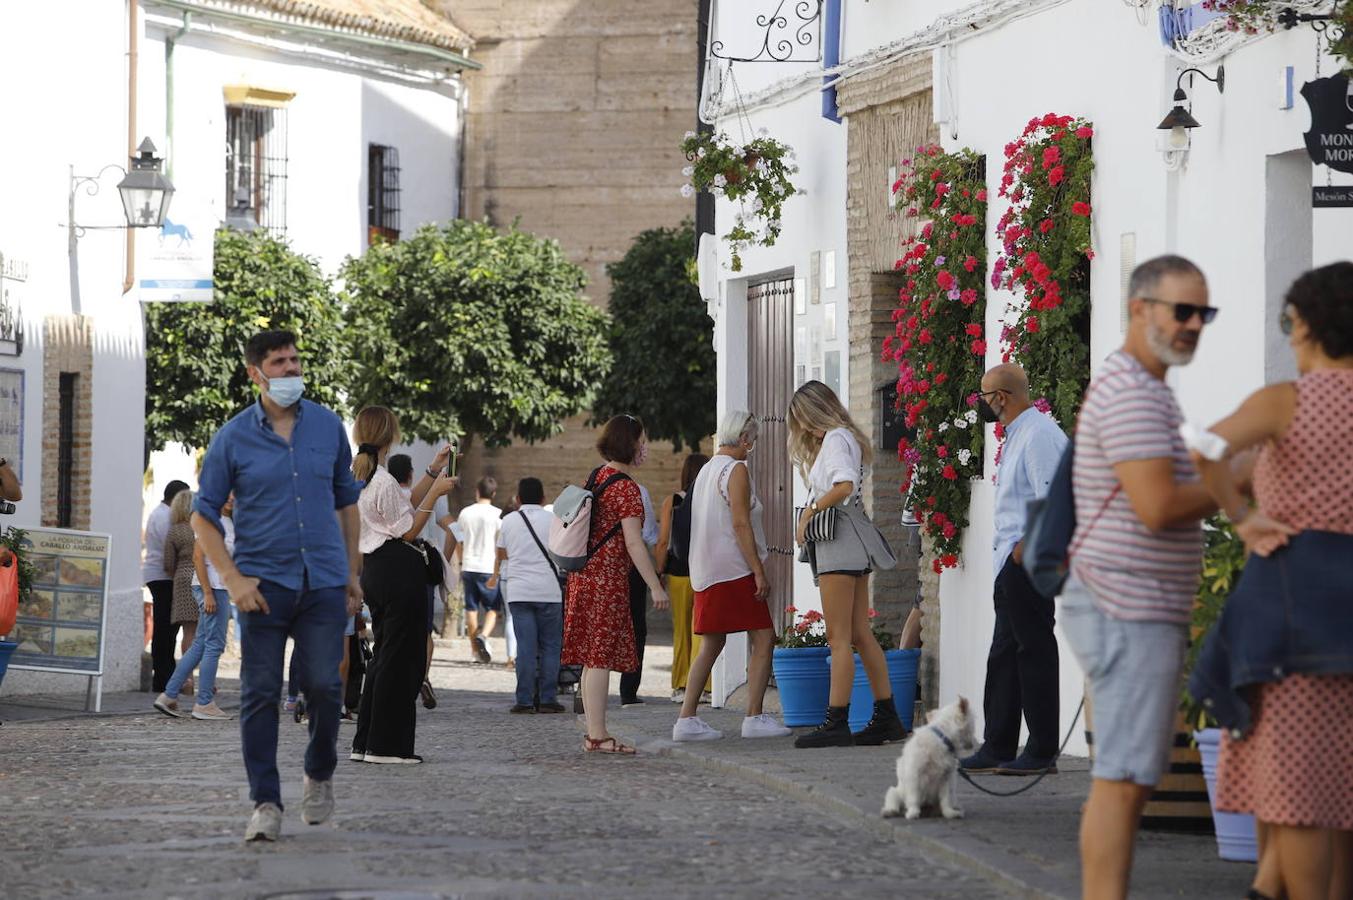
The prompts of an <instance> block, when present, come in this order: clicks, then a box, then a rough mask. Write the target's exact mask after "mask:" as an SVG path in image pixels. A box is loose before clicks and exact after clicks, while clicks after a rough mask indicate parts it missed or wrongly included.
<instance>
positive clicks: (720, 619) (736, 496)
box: [672, 410, 790, 741]
mask: <svg viewBox="0 0 1353 900" xmlns="http://www.w3.org/2000/svg"><path fill="white" fill-rule="evenodd" d="M759 427H760V426H759V425H758V423H757V421H756V419H755V417H753V416H752V414H751V413H748V412H745V411H742V410H737V411H734V412H730V413H727V414H726V415H725V416H724V417H723V421H722V422H720V423H719V431H718V433H717V434H716V435H715V438H716V440H717V441H718V443H719V450H718V452H717V453H715V454H714V457H713V458H712V459H711V460H710V461H709V462H707V463H705V466H704V468H702V469H701V470H700V474H699V475H698V476H697V477H696V479H695V484H694V485H693V486H692V487H691V490H690V492H689V496H688V497H687V499H686V501H685V502H687V503H690V504H691V552H690V558H691V559H690V571H691V576H690V577H691V587H692V588H694V589H695V624H694V631H695V633H696V634H698V635H700V638H701V640H700V652H699V653H698V654H697V655H696V657H695V661H694V662H692V663H691V670H690V674H689V675H688V676H687V678H688V683H689V684H694V685H701V684H704V683H705V679H706V678H708V677H709V673H710V670H711V669H713V668H714V661H715V660H716V659H718V658H719V654H720V653H722V652H723V648H724V643H725V642H726V641H727V640H728V635H730V634H736V633H738V632H741V631H745V632H747V634H748V637H749V638H750V641H751V660H750V662H749V664H748V666H747V717H746V718H744V719H743V720H742V736H743V737H745V738H759V737H785V736H787V735H789V734H790V731H789V729H788V728H786V727H784V726H783V725H781V724H780V723H779V722H778V721H777V720H776V719H775V717H774V716H771V715H769V714H767V713H764V712H763V711H762V709H761V702H762V700H763V698H764V697H765V695H766V685H767V684H768V683H769V682H770V664H771V652H772V651H773V650H774V649H775V626H774V624H773V623H772V622H771V618H770V610H769V609H768V608H767V606H766V599H767V598H768V597H769V596H770V584H769V582H767V581H766V570H765V568H764V566H763V565H762V563H763V562H764V560H765V558H766V538H765V534H764V533H763V531H762V526H761V501H760V500H758V499H757V498H756V494H755V492H754V491H753V490H752V479H751V475H750V474H748V472H747V456H748V455H749V454H750V453H751V452H752V448H753V447H755V446H756V436H757V432H758V430H759ZM699 703H700V691H699V689H698V688H697V689H694V690H688V691H686V696H685V699H684V700H683V701H682V704H681V716H680V718H678V719H677V721H676V724H675V725H673V726H672V740H674V741H710V740H715V739H717V738H720V737H722V736H723V734H722V732H720V731H718V730H717V729H714V728H711V727H710V726H709V725H707V724H706V723H705V721H704V720H703V719H701V718H700V717H699V716H698V715H696V709H697V707H698V706H699Z"/></svg>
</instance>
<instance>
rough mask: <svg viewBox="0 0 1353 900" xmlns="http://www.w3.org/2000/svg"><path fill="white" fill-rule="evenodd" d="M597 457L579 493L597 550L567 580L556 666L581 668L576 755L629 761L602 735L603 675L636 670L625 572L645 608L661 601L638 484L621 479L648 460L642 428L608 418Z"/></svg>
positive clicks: (606, 679)
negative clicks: (635, 579) (588, 497)
mask: <svg viewBox="0 0 1353 900" xmlns="http://www.w3.org/2000/svg"><path fill="white" fill-rule="evenodd" d="M597 452H598V453H600V454H601V458H602V460H604V464H603V465H602V467H601V468H599V469H597V470H596V471H595V472H593V473H592V475H591V476H590V477H589V478H588V482H587V485H586V487H588V488H589V489H591V490H592V491H593V493H594V496H595V497H596V500H595V501H594V506H593V510H592V538H591V539H592V540H593V541H601V542H602V543H601V546H599V547H596V549H595V551H594V553H593V555H592V558H591V559H589V560H588V561H587V565H586V566H585V567H584V568H583V569H582V570H581V571H579V572H575V573H574V574H572V575H570V576H569V579H568V594H567V596H566V597H565V600H564V651H563V655H562V660H561V661H562V663H563V664H564V665H572V666H577V665H581V666H582V667H583V675H582V681H581V683H580V685H579V686H580V688H581V694H582V700H583V712H584V714H585V716H586V718H587V736H586V737H585V738H584V739H583V749H584V750H586V751H588V752H592V753H621V754H626V755H633V754H634V752H635V751H634V748H633V747H630V746H628V745H627V744H622V743H620V742H619V741H617V740H616V739H615V738H613V737H611V735H610V733H609V732H608V731H607V730H606V695H607V694H608V693H609V692H610V685H611V672H613V671H615V672H632V671H634V670H635V669H637V668H638V667H639V654H638V652H637V651H636V650H635V646H634V623H633V621H632V619H631V618H630V589H629V573H630V567H631V566H633V567H634V568H636V569H638V571H639V574H640V575H641V576H643V579H644V583H646V584H647V585H648V588H649V590H650V591H652V592H653V607H654V608H655V609H666V608H667V594H666V593H664V592H663V589H662V583H661V582H660V581H659V580H658V576H657V574H656V572H655V570H654V568H653V558H652V557H651V556H649V553H648V545H647V544H645V543H644V539H643V525H644V504H643V499H642V498H641V497H640V495H639V485H638V484H636V483H635V482H634V480H633V479H632V478H630V477H629V476H630V473H631V472H632V471H633V470H634V469H635V468H637V467H639V466H642V465H643V464H644V460H645V459H646V458H647V457H648V438H647V437H646V436H645V435H644V426H643V423H642V422H640V421H639V420H638V419H636V418H635V417H634V416H615V417H614V418H612V419H611V420H610V421H609V422H607V423H606V427H605V428H603V429H602V431H601V437H600V438H598V440H597ZM617 525H618V526H619V527H618V528H617V527H616V526H617ZM608 535H609V538H608V537H607V536H608Z"/></svg>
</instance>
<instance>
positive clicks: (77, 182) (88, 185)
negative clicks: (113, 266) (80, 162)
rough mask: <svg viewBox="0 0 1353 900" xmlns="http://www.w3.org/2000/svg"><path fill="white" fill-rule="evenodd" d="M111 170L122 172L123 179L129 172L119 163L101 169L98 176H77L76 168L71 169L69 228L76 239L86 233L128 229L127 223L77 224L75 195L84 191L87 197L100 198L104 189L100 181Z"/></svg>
mask: <svg viewBox="0 0 1353 900" xmlns="http://www.w3.org/2000/svg"><path fill="white" fill-rule="evenodd" d="M110 169H116V170H117V171H119V172H121V173H122V175H123V177H126V175H127V170H126V169H125V168H124V167H123V166H120V165H118V164H117V163H109V164H108V165H106V166H104V167H103V168H102V169H99V171H98V174H97V175H76V174H75V168H74V167H73V166H72V167H71V172H70V191H69V194H70V202H69V208H68V210H67V212H68V218H69V221H68V222H67V227H68V228H69V229H70V232H71V234H72V235H74V236H75V237H76V238H82V237H84V236H85V232H86V231H113V230H118V229H125V228H126V227H127V226H126V224H125V223H124V224H122V225H77V224H76V222H75V195H76V194H78V193H79V192H80V191H81V190H82V189H83V190H84V192H85V195H86V196H89V197H96V196H98V194H99V191H100V189H101V188H102V185H101V184H100V181H101V180H102V179H103V176H104V173H106V172H108V171H109V170H110Z"/></svg>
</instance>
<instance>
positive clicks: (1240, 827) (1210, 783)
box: [1193, 728, 1259, 862]
mask: <svg viewBox="0 0 1353 900" xmlns="http://www.w3.org/2000/svg"><path fill="white" fill-rule="evenodd" d="M1193 739H1194V740H1195V741H1197V742H1198V755H1200V756H1201V757H1202V758H1203V778H1205V779H1206V780H1207V799H1208V800H1210V801H1211V802H1212V821H1213V822H1214V823H1215V824H1216V826H1217V854H1218V855H1219V856H1220V857H1221V858H1222V859H1229V860H1232V861H1234V862H1257V861H1258V859H1259V839H1258V836H1257V835H1256V834H1255V828H1254V816H1253V815H1251V814H1250V813H1229V812H1222V811H1220V810H1219V809H1217V756H1218V754H1220V753H1221V729H1220V728H1205V729H1203V730H1202V731H1195V732H1194V733H1193Z"/></svg>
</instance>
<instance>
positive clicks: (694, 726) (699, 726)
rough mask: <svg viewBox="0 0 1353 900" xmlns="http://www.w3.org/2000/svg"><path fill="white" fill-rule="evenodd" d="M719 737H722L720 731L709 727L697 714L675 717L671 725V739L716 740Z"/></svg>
mask: <svg viewBox="0 0 1353 900" xmlns="http://www.w3.org/2000/svg"><path fill="white" fill-rule="evenodd" d="M721 737H723V732H722V731H720V730H719V729H717V728H711V727H709V725H707V724H706V723H705V720H704V719H702V718H700V717H699V716H691V717H690V718H689V719H677V720H676V724H675V725H673V726H672V740H674V741H717V740H718V739H719V738H721Z"/></svg>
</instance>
